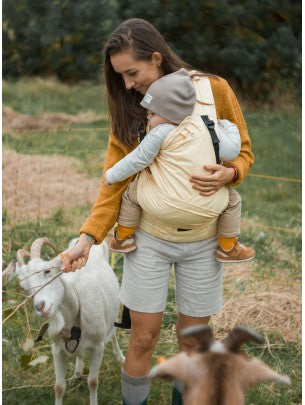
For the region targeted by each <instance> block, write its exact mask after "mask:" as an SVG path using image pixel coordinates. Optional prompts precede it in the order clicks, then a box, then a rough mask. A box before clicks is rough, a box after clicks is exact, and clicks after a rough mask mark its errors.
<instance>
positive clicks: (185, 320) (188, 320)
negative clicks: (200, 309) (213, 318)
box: [176, 312, 210, 351]
mask: <svg viewBox="0 0 305 405" xmlns="http://www.w3.org/2000/svg"><path fill="white" fill-rule="evenodd" d="M209 320H210V316H205V317H202V318H201V317H200V318H199V317H198V318H197V317H192V316H187V315H183V314H181V313H180V312H179V314H178V319H177V323H176V333H177V339H178V343H179V351H183V350H189V349H191V348H192V342H191V340H190V339H182V338H181V337H180V336H179V333H180V331H181V330H182V329H184V328H188V327H189V326H194V325H204V324H207V323H208V322H209Z"/></svg>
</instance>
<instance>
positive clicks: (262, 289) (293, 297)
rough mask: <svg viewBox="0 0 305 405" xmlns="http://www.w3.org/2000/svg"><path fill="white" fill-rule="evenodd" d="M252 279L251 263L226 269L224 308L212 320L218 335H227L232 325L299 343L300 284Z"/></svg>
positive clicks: (300, 325)
mask: <svg viewBox="0 0 305 405" xmlns="http://www.w3.org/2000/svg"><path fill="white" fill-rule="evenodd" d="M250 266H251V265H250ZM250 276H251V270H250V271H249V264H247V265H241V264H240V265H238V266H236V265H235V266H233V265H231V266H228V265H227V267H226V268H225V273H224V287H225V294H224V305H223V308H222V310H221V312H220V313H219V314H218V315H216V316H214V317H213V318H212V326H213V329H214V330H215V332H216V334H217V336H219V337H223V336H225V335H226V334H227V332H228V331H229V330H230V329H231V328H232V327H233V325H245V326H250V327H252V328H254V329H258V330H261V331H263V332H265V333H273V332H274V333H277V334H278V333H279V334H281V335H282V336H283V338H284V339H285V340H286V341H291V342H298V343H300V341H301V336H302V315H301V300H302V292H301V287H300V285H299V283H297V281H295V282H294V285H287V284H288V283H284V282H283V281H282V280H280V279H277V278H274V279H273V278H272V279H266V280H255V279H252V278H251V277H250ZM236 281H237V284H236ZM238 283H240V284H239V286H238Z"/></svg>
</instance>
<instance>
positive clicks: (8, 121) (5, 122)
mask: <svg viewBox="0 0 305 405" xmlns="http://www.w3.org/2000/svg"><path fill="white" fill-rule="evenodd" d="M103 119H104V120H105V119H107V116H106V115H97V114H94V113H93V112H90V111H88V112H85V113H80V114H78V115H70V114H64V113H44V114H41V115H26V114H21V113H19V112H17V111H14V110H13V109H12V108H10V107H8V106H5V105H4V106H3V107H2V129H3V131H6V132H20V131H25V130H30V131H43V130H47V129H49V130H56V129H57V128H59V127H62V126H63V125H66V124H70V123H73V124H85V123H89V122H96V121H100V120H103Z"/></svg>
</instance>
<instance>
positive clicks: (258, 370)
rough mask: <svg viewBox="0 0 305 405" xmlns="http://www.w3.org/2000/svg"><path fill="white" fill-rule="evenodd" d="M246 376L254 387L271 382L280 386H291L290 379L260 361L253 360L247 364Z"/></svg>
mask: <svg viewBox="0 0 305 405" xmlns="http://www.w3.org/2000/svg"><path fill="white" fill-rule="evenodd" d="M247 368H248V370H247V372H246V373H245V375H247V376H249V378H250V379H251V381H250V384H251V385H254V384H257V383H260V382H263V381H270V382H275V383H279V384H287V385H289V384H291V381H290V377H288V376H287V375H280V374H278V373H277V372H275V371H273V370H272V369H271V368H270V367H268V366H267V365H266V364H264V363H263V362H262V361H260V360H258V359H255V358H254V359H251V360H249V361H248V362H247Z"/></svg>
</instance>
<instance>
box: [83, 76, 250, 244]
mask: <svg viewBox="0 0 305 405" xmlns="http://www.w3.org/2000/svg"><path fill="white" fill-rule="evenodd" d="M209 79H210V82H211V87H212V91H213V95H214V100H215V106H216V113H217V118H218V119H227V120H229V121H232V122H234V123H235V124H236V125H237V126H238V128H239V131H240V136H241V151H240V155H239V156H238V158H237V159H235V160H234V161H232V162H230V163H231V164H234V165H235V166H236V168H237V171H238V178H237V180H236V181H235V182H234V184H232V185H237V184H239V183H240V182H242V181H243V179H244V177H245V176H246V174H247V172H248V170H249V168H250V166H251V165H252V164H253V162H254V156H253V153H252V152H251V141H250V138H249V134H248V130H247V125H246V123H245V120H244V117H243V114H242V112H241V109H240V106H239V104H238V101H237V98H236V96H235V94H234V92H233V90H232V89H231V87H230V86H229V84H228V83H227V81H226V80H225V79H222V78H220V77H216V76H209ZM137 144H138V143H137V142H136V143H135V145H133V146H132V147H127V146H125V145H123V144H122V143H121V142H120V141H119V140H118V139H117V138H116V137H115V136H114V135H113V134H112V133H110V136H109V142H108V147H107V155H106V161H105V165H104V170H103V174H104V172H105V171H106V170H107V169H109V168H110V167H112V166H113V165H114V164H115V163H116V162H118V161H119V160H120V159H122V158H123V157H124V156H125V155H127V154H128V153H129V152H131V151H132V150H133V149H134V148H135V147H136V146H137ZM133 178H134V176H133V177H132V178H129V179H126V180H124V181H121V182H118V183H115V184H113V185H111V186H110V187H106V186H105V185H104V183H103V180H102V182H101V185H100V189H99V193H98V197H97V199H96V201H95V204H94V206H93V209H92V211H91V214H90V216H89V218H87V220H86V221H85V223H84V225H83V226H82V227H81V229H80V233H87V234H89V235H91V236H93V237H94V238H95V240H96V243H101V242H102V241H103V239H104V238H105V237H106V235H107V233H108V232H109V230H110V229H111V228H112V227H113V226H114V225H115V222H116V220H117V217H118V214H119V210H120V204H121V196H122V194H123V192H124V191H125V190H126V188H127V186H128V184H129V183H130V182H131V181H132V180H133ZM102 179H103V176H102Z"/></svg>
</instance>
